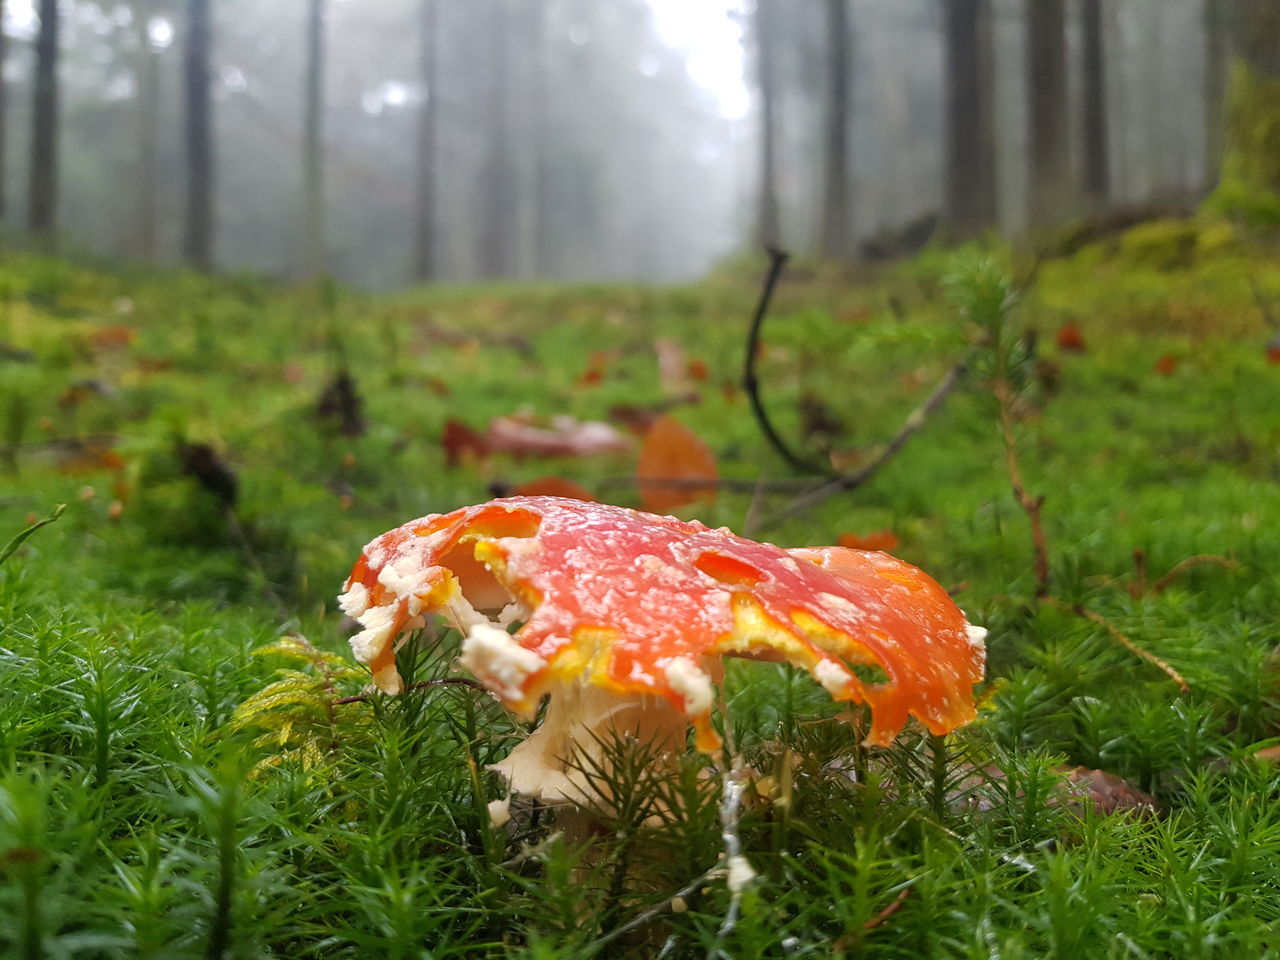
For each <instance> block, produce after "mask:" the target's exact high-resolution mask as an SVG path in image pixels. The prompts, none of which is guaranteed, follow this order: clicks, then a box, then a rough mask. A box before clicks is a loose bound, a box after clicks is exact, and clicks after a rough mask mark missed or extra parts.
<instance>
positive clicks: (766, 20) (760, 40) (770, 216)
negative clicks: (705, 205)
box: [755, 0, 782, 249]
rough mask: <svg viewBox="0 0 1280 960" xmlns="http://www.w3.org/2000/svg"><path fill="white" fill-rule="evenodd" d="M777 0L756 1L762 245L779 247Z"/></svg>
mask: <svg viewBox="0 0 1280 960" xmlns="http://www.w3.org/2000/svg"><path fill="white" fill-rule="evenodd" d="M776 2H777V0H756V15H755V28H756V83H757V84H758V86H759V89H760V221H759V223H758V224H757V229H758V230H759V241H760V246H762V247H764V248H765V249H777V248H778V247H780V246H781V244H782V228H781V225H780V222H781V217H780V215H779V212H778V171H777V146H778V132H777V116H776V112H777V75H776V74H777V67H776V65H775V63H774V61H775V59H776V56H775V46H774V45H775V44H776V43H777V37H775V36H774V25H775V21H774V17H775V15H776V14H777V11H776V10H775V9H774V4H775V3H776Z"/></svg>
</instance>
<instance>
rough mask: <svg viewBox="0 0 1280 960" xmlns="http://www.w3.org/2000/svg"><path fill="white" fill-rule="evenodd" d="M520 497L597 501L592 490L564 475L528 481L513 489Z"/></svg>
mask: <svg viewBox="0 0 1280 960" xmlns="http://www.w3.org/2000/svg"><path fill="white" fill-rule="evenodd" d="M513 492H514V493H515V494H516V496H519V497H567V498H568V499H570V500H583V501H585V502H586V503H595V502H596V498H595V497H593V496H592V495H591V491H590V490H588V489H587V488H586V487H583V486H581V485H580V484H576V483H574V482H573V481H572V480H566V479H565V478H564V477H555V476H551V477H538V479H536V480H530V481H529V482H528V483H522V484H520V486H518V487H516V488H515V490H514V491H513Z"/></svg>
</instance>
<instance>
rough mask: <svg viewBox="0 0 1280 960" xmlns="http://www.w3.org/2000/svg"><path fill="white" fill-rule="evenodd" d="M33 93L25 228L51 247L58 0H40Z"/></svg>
mask: <svg viewBox="0 0 1280 960" xmlns="http://www.w3.org/2000/svg"><path fill="white" fill-rule="evenodd" d="M34 93H35V96H34V105H33V109H32V131H31V174H30V176H31V192H30V195H29V197H28V200H29V206H28V208H27V228H28V230H30V232H31V238H32V240H33V241H34V242H35V244H36V245H37V246H40V247H45V248H51V247H52V246H53V244H54V231H55V227H56V223H55V221H56V217H57V207H58V0H40V33H39V34H38V35H37V36H36V72H35V91H34Z"/></svg>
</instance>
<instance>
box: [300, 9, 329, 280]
mask: <svg viewBox="0 0 1280 960" xmlns="http://www.w3.org/2000/svg"><path fill="white" fill-rule="evenodd" d="M324 21H325V0H310V2H309V3H308V6H307V66H306V81H305V87H306V92H305V107H304V112H303V119H302V277H303V279H304V280H314V279H315V278H316V277H319V276H320V275H321V274H323V273H324V271H325V259H326V256H325V250H326V244H325V195H324V66H325V59H324V37H325V30H324Z"/></svg>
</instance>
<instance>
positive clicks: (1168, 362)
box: [1151, 353, 1178, 377]
mask: <svg viewBox="0 0 1280 960" xmlns="http://www.w3.org/2000/svg"><path fill="white" fill-rule="evenodd" d="M1151 369H1152V371H1153V372H1155V373H1158V374H1160V375H1161V376H1163V377H1171V376H1173V375H1174V373H1176V372H1177V370H1178V358H1177V357H1175V356H1174V355H1173V354H1171V353H1162V354H1160V359H1159V360H1157V361H1156V365H1155V366H1154V367H1152V368H1151Z"/></svg>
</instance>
